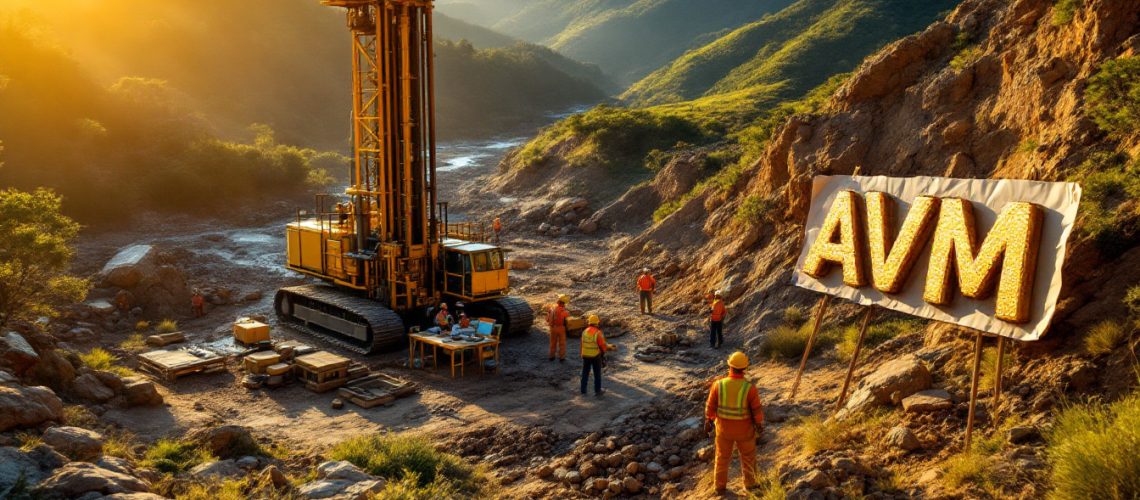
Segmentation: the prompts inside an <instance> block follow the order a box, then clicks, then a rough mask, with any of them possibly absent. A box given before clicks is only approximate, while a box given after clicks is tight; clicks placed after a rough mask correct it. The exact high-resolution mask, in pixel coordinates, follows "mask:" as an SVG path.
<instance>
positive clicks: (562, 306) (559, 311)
mask: <svg viewBox="0 0 1140 500" xmlns="http://www.w3.org/2000/svg"><path fill="white" fill-rule="evenodd" d="M569 303H570V297H569V296H568V295H566V294H562V295H559V296H558V302H555V303H554V304H551V305H550V306H549V307H550V309H549V311H547V313H546V325H547V326H549V327H550V361H554V355H555V354H558V362H559V363H564V362H566V320H567V318H569V317H570V312H569V311H567V310H566V304H569Z"/></svg>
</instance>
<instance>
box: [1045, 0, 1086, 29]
mask: <svg viewBox="0 0 1140 500" xmlns="http://www.w3.org/2000/svg"><path fill="white" fill-rule="evenodd" d="M1081 4H1082V0H1056V1H1055V2H1054V3H1053V19H1052V23H1053V26H1062V25H1065V24H1069V22H1071V21H1072V20H1073V17H1075V16H1076V14H1077V9H1078V8H1080V7H1081Z"/></svg>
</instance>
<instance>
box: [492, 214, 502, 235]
mask: <svg viewBox="0 0 1140 500" xmlns="http://www.w3.org/2000/svg"><path fill="white" fill-rule="evenodd" d="M491 228H492V229H494V230H495V232H499V231H502V230H503V223H502V222H500V221H499V218H498V217H495V221H494V222H492V223H491Z"/></svg>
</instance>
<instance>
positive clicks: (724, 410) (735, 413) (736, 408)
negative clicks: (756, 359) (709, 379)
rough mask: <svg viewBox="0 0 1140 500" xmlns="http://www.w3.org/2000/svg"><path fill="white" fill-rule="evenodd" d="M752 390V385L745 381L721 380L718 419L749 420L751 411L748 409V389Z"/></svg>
mask: <svg viewBox="0 0 1140 500" xmlns="http://www.w3.org/2000/svg"><path fill="white" fill-rule="evenodd" d="M730 384H731V385H730ZM750 388H752V384H749V383H748V381H747V380H744V379H734V378H722V379H720V382H719V383H718V386H717V404H716V417H717V418H723V419H727V420H747V419H748V414H749V410H750V409H749V408H748V389H750ZM730 389H736V390H735V391H732V390H730Z"/></svg>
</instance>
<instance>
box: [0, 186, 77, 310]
mask: <svg viewBox="0 0 1140 500" xmlns="http://www.w3.org/2000/svg"><path fill="white" fill-rule="evenodd" d="M62 201H63V200H62V198H60V197H59V196H58V195H56V194H55V193H53V192H52V191H50V190H47V189H42V188H41V189H37V190H36V191H35V192H31V193H29V192H25V191H18V190H15V189H6V190H0V328H3V327H5V326H7V325H8V324H9V323H11V322H12V321H15V320H28V319H34V318H37V317H39V316H53V315H54V314H55V308H54V305H55V304H57V303H59V302H60V301H80V300H83V298H84V297H85V296H86V294H87V289H88V283H87V281H86V280H83V279H80V278H77V277H75V276H71V275H68V274H67V269H68V266H69V265H70V264H71V259H72V257H74V255H75V250H74V249H73V248H72V247H71V242H72V240H73V239H75V236H76V234H77V233H78V232H79V224H77V223H75V221H73V220H71V219H70V218H68V217H66V216H64V215H63V214H62V213H61V212H60V207H61V205H62Z"/></svg>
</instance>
